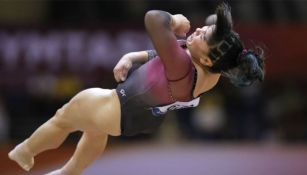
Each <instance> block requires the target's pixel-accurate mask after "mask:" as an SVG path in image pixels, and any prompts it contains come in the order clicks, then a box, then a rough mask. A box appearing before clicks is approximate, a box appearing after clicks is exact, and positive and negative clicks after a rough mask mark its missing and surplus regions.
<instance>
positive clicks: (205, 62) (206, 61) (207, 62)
mask: <svg viewBox="0 0 307 175" xmlns="http://www.w3.org/2000/svg"><path fill="white" fill-rule="evenodd" d="M199 61H200V63H201V64H202V65H205V66H208V67H212V66H213V62H212V61H211V59H210V58H209V57H203V58H200V60H199Z"/></svg>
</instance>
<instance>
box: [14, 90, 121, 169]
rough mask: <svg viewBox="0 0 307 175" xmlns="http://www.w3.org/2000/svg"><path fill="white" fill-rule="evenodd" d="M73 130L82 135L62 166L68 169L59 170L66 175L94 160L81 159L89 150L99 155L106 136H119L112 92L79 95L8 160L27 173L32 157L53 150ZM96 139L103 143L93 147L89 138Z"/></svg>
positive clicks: (116, 110)
mask: <svg viewBox="0 0 307 175" xmlns="http://www.w3.org/2000/svg"><path fill="white" fill-rule="evenodd" d="M76 130H81V131H83V132H84V135H83V137H82V139H81V140H80V143H79V145H80V146H78V147H77V150H76V152H75V154H74V155H73V157H72V159H71V161H69V162H68V163H67V166H65V167H68V168H63V169H68V170H67V171H70V169H79V168H78V167H76V166H79V165H78V163H79V162H78V161H80V160H82V161H83V162H82V163H81V164H80V167H81V169H82V168H84V167H86V166H87V165H88V164H90V163H91V162H92V161H93V160H94V159H95V157H93V156H90V157H88V158H86V159H84V158H83V156H85V155H84V154H86V150H90V149H93V154H95V153H97V152H102V151H103V150H104V147H105V144H106V143H105V142H106V140H107V135H108V134H110V135H119V134H120V104H119V100H118V97H117V94H116V91H115V90H112V91H111V90H105V89H99V88H93V89H88V90H85V91H82V92H80V93H79V94H77V95H76V96H75V97H74V98H73V99H72V100H71V101H70V102H69V103H68V104H67V105H65V106H64V107H63V108H61V109H60V110H58V112H57V113H56V115H55V116H54V117H53V118H52V119H50V120H49V121H47V122H46V123H45V124H44V125H42V126H41V127H40V128H38V129H37V131H35V132H34V133H33V135H32V136H31V137H30V138H29V139H27V140H26V141H24V142H23V143H21V144H20V145H18V146H17V147H16V148H15V149H14V150H13V151H11V152H10V153H9V157H10V158H11V159H12V160H15V161H16V162H17V163H18V164H19V165H20V166H21V167H23V168H24V169H25V170H29V169H30V168H31V167H32V166H33V163H34V160H33V157H34V156H35V155H37V154H38V153H40V152H42V151H45V150H47V149H53V148H57V147H58V146H59V145H60V144H61V143H62V142H63V141H64V139H65V138H66V137H67V135H68V134H69V133H70V132H73V131H76ZM97 137H99V138H100V139H101V142H103V143H96V142H97V140H95V139H93V138H97ZM53 139H54V140H53ZM88 140H90V141H88ZM92 140H94V141H92ZM93 143H95V144H97V145H100V146H101V147H102V148H101V147H100V151H99V150H98V148H95V147H96V146H97V145H93V148H92V147H91V145H92V144H93ZM83 150H85V153H83ZM96 156H97V155H96ZM77 162H78V163H77ZM80 171H81V170H80Z"/></svg>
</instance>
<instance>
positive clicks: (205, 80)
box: [186, 49, 221, 97]
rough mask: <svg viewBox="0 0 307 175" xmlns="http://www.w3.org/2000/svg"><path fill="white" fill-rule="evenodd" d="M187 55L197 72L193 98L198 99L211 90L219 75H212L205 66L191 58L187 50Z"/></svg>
mask: <svg viewBox="0 0 307 175" xmlns="http://www.w3.org/2000/svg"><path fill="white" fill-rule="evenodd" d="M186 52H187V54H188V55H189V56H190V57H191V59H192V63H193V65H194V67H195V68H196V70H197V80H196V85H195V89H194V92H193V97H198V96H199V95H200V94H202V93H204V92H207V91H209V90H210V89H212V88H213V87H214V86H215V85H216V83H217V82H218V80H219V79H220V76H221V74H220V73H212V72H210V71H209V70H208V68H207V67H206V66H204V65H203V64H201V63H200V61H199V59H197V58H193V56H192V55H191V53H190V51H189V49H186Z"/></svg>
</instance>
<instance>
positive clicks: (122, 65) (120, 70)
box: [113, 54, 132, 82]
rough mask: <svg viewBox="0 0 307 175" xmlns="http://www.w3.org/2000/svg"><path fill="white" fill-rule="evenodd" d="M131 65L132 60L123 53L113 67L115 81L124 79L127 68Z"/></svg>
mask: <svg viewBox="0 0 307 175" xmlns="http://www.w3.org/2000/svg"><path fill="white" fill-rule="evenodd" d="M131 67H132V61H131V60H130V59H129V57H128V56H127V54H126V55H124V56H123V57H122V58H121V59H120V60H119V62H118V63H117V65H116V66H115V67H114V69H113V73H114V78H115V80H116V81H117V82H121V81H125V80H126V78H127V75H128V72H129V70H130V69H131Z"/></svg>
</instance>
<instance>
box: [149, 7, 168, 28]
mask: <svg viewBox="0 0 307 175" xmlns="http://www.w3.org/2000/svg"><path fill="white" fill-rule="evenodd" d="M170 19H171V16H170V15H169V13H167V12H164V11H161V10H150V11H148V12H147V13H146V14H145V19H144V20H145V26H146V27H149V26H153V25H159V24H169V22H170Z"/></svg>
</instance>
